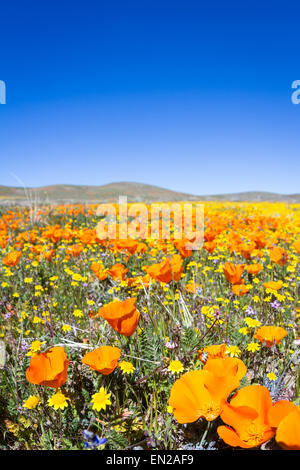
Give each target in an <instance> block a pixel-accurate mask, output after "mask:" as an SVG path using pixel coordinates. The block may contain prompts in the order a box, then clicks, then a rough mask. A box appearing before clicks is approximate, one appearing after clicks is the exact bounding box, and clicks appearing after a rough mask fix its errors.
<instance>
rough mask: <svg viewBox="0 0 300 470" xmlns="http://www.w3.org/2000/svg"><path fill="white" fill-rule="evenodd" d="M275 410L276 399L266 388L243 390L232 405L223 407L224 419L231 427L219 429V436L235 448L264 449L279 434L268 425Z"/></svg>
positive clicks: (256, 386) (222, 414)
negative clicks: (272, 410) (262, 447)
mask: <svg viewBox="0 0 300 470" xmlns="http://www.w3.org/2000/svg"><path fill="white" fill-rule="evenodd" d="M271 407H272V398H271V396H270V393H269V390H268V389H267V388H266V387H263V386H262V385H249V386H247V387H243V388H241V389H240V390H239V391H238V392H237V393H236V394H235V395H234V397H233V398H232V400H231V402H230V404H228V403H227V404H226V405H225V406H224V407H223V410H222V412H221V418H222V420H223V421H224V423H226V424H227V425H228V426H219V427H218V429H217V432H218V435H219V436H220V438H221V439H223V441H224V442H226V444H228V445H230V446H232V447H242V448H244V449H249V448H251V447H256V446H260V445H261V444H263V443H264V442H266V441H268V440H269V439H271V438H272V437H273V436H274V434H275V430H274V428H273V427H271V426H270V424H269V422H268V412H269V410H270V409H271ZM229 426H230V427H229Z"/></svg>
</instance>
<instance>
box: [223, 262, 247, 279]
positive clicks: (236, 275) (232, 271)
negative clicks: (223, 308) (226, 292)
mask: <svg viewBox="0 0 300 470" xmlns="http://www.w3.org/2000/svg"><path fill="white" fill-rule="evenodd" d="M244 268H245V265H244V264H232V263H225V266H224V270H223V271H224V274H225V277H226V279H227V281H228V282H230V283H231V284H242V283H243V281H242V274H243V272H244Z"/></svg>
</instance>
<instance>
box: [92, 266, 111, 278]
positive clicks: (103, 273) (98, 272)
mask: <svg viewBox="0 0 300 470" xmlns="http://www.w3.org/2000/svg"><path fill="white" fill-rule="evenodd" d="M90 270H91V271H93V273H94V274H95V276H96V277H97V278H98V279H99V281H104V279H106V278H107V276H108V272H107V271H108V270H107V269H104V268H103V264H102V263H92V264H91V266H90Z"/></svg>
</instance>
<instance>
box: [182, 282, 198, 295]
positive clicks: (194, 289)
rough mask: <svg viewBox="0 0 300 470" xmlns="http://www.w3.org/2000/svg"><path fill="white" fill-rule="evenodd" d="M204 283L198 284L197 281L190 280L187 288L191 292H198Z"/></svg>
mask: <svg viewBox="0 0 300 470" xmlns="http://www.w3.org/2000/svg"><path fill="white" fill-rule="evenodd" d="M201 287H202V285H201V284H197V283H196V282H193V281H190V282H188V283H187V284H186V286H185V290H187V291H188V292H191V293H192V294H196V292H197V290H198V289H201Z"/></svg>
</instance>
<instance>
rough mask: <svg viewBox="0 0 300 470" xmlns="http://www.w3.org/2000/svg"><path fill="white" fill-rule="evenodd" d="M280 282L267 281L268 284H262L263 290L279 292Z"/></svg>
mask: <svg viewBox="0 0 300 470" xmlns="http://www.w3.org/2000/svg"><path fill="white" fill-rule="evenodd" d="M282 284H283V282H282V281H269V282H264V283H263V286H264V288H265V289H272V290H276V291H277V290H279V289H281V288H282Z"/></svg>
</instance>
